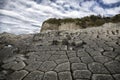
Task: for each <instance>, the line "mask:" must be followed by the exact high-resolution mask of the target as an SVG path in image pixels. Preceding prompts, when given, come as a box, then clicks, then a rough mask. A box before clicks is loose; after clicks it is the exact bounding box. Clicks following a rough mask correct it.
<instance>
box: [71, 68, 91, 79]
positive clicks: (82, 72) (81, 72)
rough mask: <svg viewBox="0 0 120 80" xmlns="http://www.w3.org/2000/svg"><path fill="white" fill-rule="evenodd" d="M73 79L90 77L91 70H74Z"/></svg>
mask: <svg viewBox="0 0 120 80" xmlns="http://www.w3.org/2000/svg"><path fill="white" fill-rule="evenodd" d="M73 76H74V78H75V79H90V76H91V72H90V71H89V70H76V71H74V72H73Z"/></svg>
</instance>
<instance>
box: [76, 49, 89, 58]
mask: <svg viewBox="0 0 120 80" xmlns="http://www.w3.org/2000/svg"><path fill="white" fill-rule="evenodd" d="M77 55H78V57H87V56H89V54H88V53H87V52H85V51H84V50H82V51H78V52H77Z"/></svg>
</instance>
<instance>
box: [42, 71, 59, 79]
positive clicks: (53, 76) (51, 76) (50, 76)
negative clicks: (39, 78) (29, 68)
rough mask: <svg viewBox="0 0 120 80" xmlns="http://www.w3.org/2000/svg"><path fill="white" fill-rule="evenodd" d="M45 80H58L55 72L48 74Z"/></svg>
mask: <svg viewBox="0 0 120 80" xmlns="http://www.w3.org/2000/svg"><path fill="white" fill-rule="evenodd" d="M43 80H58V78H57V73H56V72H54V71H49V72H46V73H45V75H44V78H43Z"/></svg>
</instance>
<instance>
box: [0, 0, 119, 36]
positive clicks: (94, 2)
mask: <svg viewBox="0 0 120 80" xmlns="http://www.w3.org/2000/svg"><path fill="white" fill-rule="evenodd" d="M99 14H100V15H102V16H113V15H116V14H120V0H0V32H10V33H15V34H22V33H25V34H26V33H36V32H39V31H40V26H41V25H42V22H43V21H44V20H46V19H48V18H71V17H72V18H81V17H84V16H89V15H99Z"/></svg>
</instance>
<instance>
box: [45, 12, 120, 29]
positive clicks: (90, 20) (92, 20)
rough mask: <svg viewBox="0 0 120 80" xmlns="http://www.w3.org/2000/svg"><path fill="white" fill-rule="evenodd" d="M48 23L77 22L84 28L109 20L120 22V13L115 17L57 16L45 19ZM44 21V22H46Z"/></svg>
mask: <svg viewBox="0 0 120 80" xmlns="http://www.w3.org/2000/svg"><path fill="white" fill-rule="evenodd" d="M45 22H46V23H50V24H56V25H58V26H59V25H61V23H75V24H76V25H79V26H81V27H82V28H86V27H90V26H101V25H103V24H104V23H108V22H113V23H116V22H120V14H118V15H115V16H113V17H101V16H100V15H99V16H95V15H91V16H86V17H84V18H81V19H80V18H65V19H56V18H50V19H48V20H46V21H45ZM45 22H44V23H45Z"/></svg>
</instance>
